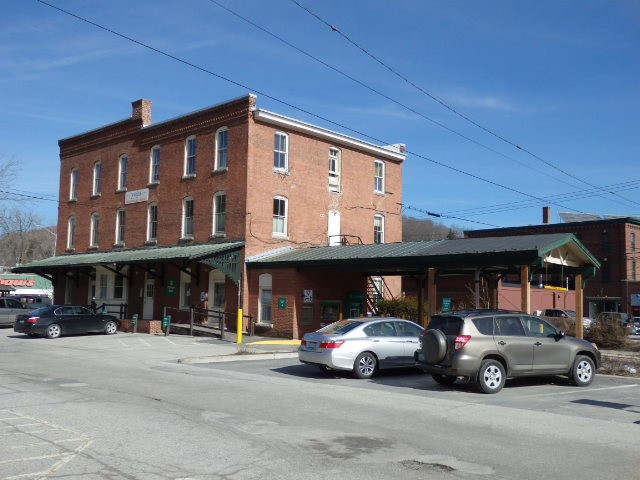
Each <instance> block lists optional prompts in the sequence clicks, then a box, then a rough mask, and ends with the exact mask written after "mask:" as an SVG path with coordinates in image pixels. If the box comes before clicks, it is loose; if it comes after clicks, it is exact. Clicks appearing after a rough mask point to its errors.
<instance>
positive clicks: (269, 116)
mask: <svg viewBox="0 0 640 480" xmlns="http://www.w3.org/2000/svg"><path fill="white" fill-rule="evenodd" d="M253 118H254V119H255V120H258V121H261V122H265V123H270V124H272V125H277V126H280V127H286V128H288V129H290V130H295V131H297V132H302V133H308V134H311V135H314V136H316V137H321V138H324V139H326V140H331V141H332V142H335V143H336V144H341V145H348V146H351V147H354V148H357V149H358V150H364V151H366V152H369V153H372V154H374V155H376V156H378V157H381V158H382V157H383V158H386V159H389V160H395V161H397V162H402V161H404V159H405V158H406V154H404V153H400V151H399V148H398V147H397V146H395V145H390V146H388V147H380V146H378V145H374V144H372V143H369V142H365V141H363V140H358V139H357V138H354V137H350V136H348V135H343V134H341V133H337V132H334V131H331V130H327V129H326V128H322V127H317V126H315V125H311V124H310V123H306V122H302V121H300V120H296V119H294V118H290V117H285V116H284V115H280V114H278V113H273V112H269V111H267V110H260V109H256V110H255V111H254V112H253Z"/></svg>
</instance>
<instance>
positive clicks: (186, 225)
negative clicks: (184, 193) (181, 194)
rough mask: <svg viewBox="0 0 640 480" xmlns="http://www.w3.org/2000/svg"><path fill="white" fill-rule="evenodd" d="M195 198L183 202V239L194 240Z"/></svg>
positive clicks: (188, 198)
mask: <svg viewBox="0 0 640 480" xmlns="http://www.w3.org/2000/svg"><path fill="white" fill-rule="evenodd" d="M193 213H194V210H193V198H190V197H187V198H185V199H184V200H183V202H182V238H193Z"/></svg>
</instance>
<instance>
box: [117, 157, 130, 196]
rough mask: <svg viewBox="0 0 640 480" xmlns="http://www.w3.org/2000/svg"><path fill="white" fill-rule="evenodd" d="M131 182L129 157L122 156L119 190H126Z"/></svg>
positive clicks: (119, 163)
mask: <svg viewBox="0 0 640 480" xmlns="http://www.w3.org/2000/svg"><path fill="white" fill-rule="evenodd" d="M128 180H129V157H128V156H127V155H122V156H121V157H120V161H119V162H118V190H126V189H127V182H128Z"/></svg>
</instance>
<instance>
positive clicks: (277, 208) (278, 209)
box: [273, 197, 287, 236]
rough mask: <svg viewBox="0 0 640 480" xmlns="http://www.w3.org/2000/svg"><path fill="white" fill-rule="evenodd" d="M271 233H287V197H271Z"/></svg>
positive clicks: (281, 234)
mask: <svg viewBox="0 0 640 480" xmlns="http://www.w3.org/2000/svg"><path fill="white" fill-rule="evenodd" d="M273 234H274V235H280V236H283V235H287V199H286V198H284V197H276V198H274V199H273Z"/></svg>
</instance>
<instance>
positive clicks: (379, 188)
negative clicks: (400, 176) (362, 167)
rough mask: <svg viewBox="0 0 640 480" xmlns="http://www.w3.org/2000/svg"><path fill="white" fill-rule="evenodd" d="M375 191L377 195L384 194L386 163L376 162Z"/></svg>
mask: <svg viewBox="0 0 640 480" xmlns="http://www.w3.org/2000/svg"><path fill="white" fill-rule="evenodd" d="M373 191H374V192H375V193H384V162H383V161H382V160H376V162H375V166H374V177H373Z"/></svg>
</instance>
